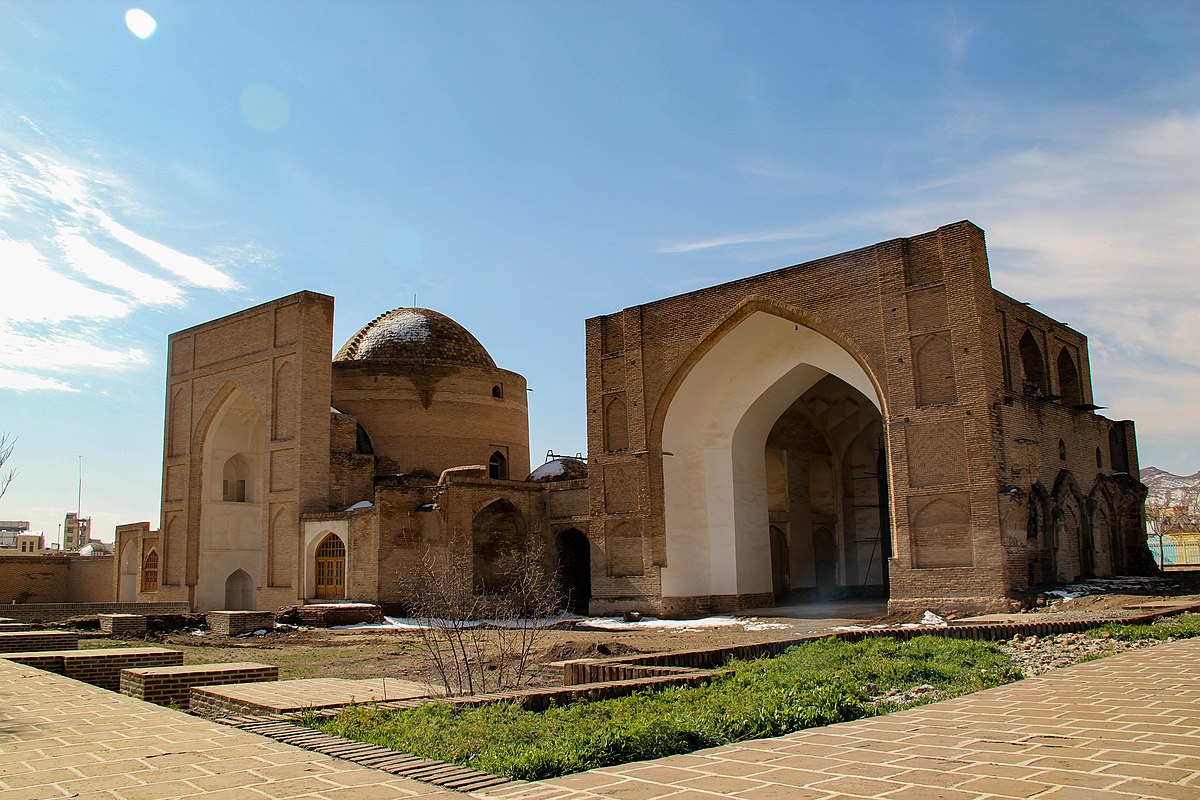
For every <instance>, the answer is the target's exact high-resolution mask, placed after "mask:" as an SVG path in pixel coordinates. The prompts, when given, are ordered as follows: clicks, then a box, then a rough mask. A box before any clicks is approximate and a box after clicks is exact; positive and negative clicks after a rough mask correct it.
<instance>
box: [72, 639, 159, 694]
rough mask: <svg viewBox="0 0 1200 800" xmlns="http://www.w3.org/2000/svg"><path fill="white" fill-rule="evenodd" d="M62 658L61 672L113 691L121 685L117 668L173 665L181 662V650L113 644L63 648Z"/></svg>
mask: <svg viewBox="0 0 1200 800" xmlns="http://www.w3.org/2000/svg"><path fill="white" fill-rule="evenodd" d="M62 659H63V669H62V674H63V675H66V676H67V677H68V678H74V679H75V680H77V681H82V682H84V683H90V684H92V685H93V686H99V687H100V688H101V689H108V690H109V691H110V692H115V691H117V690H118V689H119V688H120V687H121V670H125V669H132V668H134V667H158V666H164V667H165V666H175V665H178V664H182V663H183V653H181V652H179V651H178V650H169V649H166V648H163V647H114V648H111V649H109V648H104V649H93V650H73V651H66V652H64V653H63V655H62Z"/></svg>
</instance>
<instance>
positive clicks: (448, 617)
mask: <svg viewBox="0 0 1200 800" xmlns="http://www.w3.org/2000/svg"><path fill="white" fill-rule="evenodd" d="M497 567H498V568H499V571H501V572H503V573H504V574H507V575H509V576H511V580H509V581H508V582H507V583H506V584H505V585H504V586H502V587H492V588H491V589H489V590H486V591H485V590H484V589H483V588H482V587H478V586H476V585H475V583H474V578H475V576H474V574H473V569H472V561H471V558H470V556H469V555H468V556H466V557H464V556H461V555H456V554H450V553H446V552H444V551H443V552H439V553H434V552H427V553H426V554H425V556H424V557H423V558H422V560H421V564H420V567H419V569H417V570H416V572H415V574H414V575H412V576H411V577H410V578H409V579H408V580H407V581H405V583H404V585H403V586H402V589H401V592H402V596H403V603H404V605H405V606H406V607H407V608H408V613H409V615H410V616H412V617H413V618H414V620H415V621H416V622H418V624H419V625H420V628H419V630H418V635H419V636H420V641H421V644H422V646H423V648H424V651H425V655H426V657H427V659H428V661H429V664H430V667H431V668H432V671H433V672H434V674H436V675H437V677H438V681H439V682H440V684H441V688H442V690H443V691H444V692H445V693H446V694H447V695H470V694H482V693H485V692H490V691H495V690H497V689H510V688H515V687H518V686H520V685H522V684H523V683H525V682H527V681H528V679H529V678H530V675H531V669H532V667H533V666H534V665H533V661H532V655H533V652H534V650H535V647H536V645H537V643H538V641H539V640H540V639H541V638H542V636H543V635H544V634H545V631H546V625H547V622H548V621H549V619H550V618H552V617H553V616H554V615H555V613H556V610H557V609H558V607H559V606H560V598H559V592H558V588H557V580H556V576H555V575H554V573H553V572H551V571H549V570H548V569H547V568H546V566H545V563H544V562H543V560H542V548H541V546H540V544H539V543H537V542H536V539H534V537H531V541H530V542H529V543H527V546H525V547H523V548H512V549H509V550H507V551H505V552H504V553H502V554H501V555H500V557H499V559H498V560H497Z"/></svg>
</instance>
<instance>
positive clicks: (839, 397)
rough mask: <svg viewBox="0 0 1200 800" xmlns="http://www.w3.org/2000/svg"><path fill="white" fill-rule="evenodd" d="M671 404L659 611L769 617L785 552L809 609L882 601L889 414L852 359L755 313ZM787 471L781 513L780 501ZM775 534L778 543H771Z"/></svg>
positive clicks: (712, 350) (800, 329) (665, 437)
mask: <svg viewBox="0 0 1200 800" xmlns="http://www.w3.org/2000/svg"><path fill="white" fill-rule="evenodd" d="M668 403H669V405H668V406H667V409H666V412H665V414H664V416H663V422H662V450H663V453H664V458H663V462H662V463H663V500H664V514H665V527H666V566H665V567H664V568H663V569H662V572H661V575H662V593H663V597H664V601H668V600H669V599H670V598H675V597H679V598H689V597H708V598H713V597H720V598H723V599H722V600H721V601H720V604H721V605H723V606H727V607H730V608H738V607H748V606H753V605H767V604H769V603H771V602H772V598H773V597H774V595H775V592H776V590H777V589H778V587H779V580H780V578H781V577H782V570H781V569H779V568H777V567H775V566H774V564H773V562H775V561H776V560H777V559H778V558H782V557H784V556H783V551H784V550H785V549H786V551H787V556H786V558H787V561H788V570H787V572H788V582H789V584H790V588H791V589H792V590H797V589H802V590H807V593H808V594H809V595H810V597H811V598H812V599H815V598H816V597H818V596H819V595H820V594H821V593H823V592H827V593H830V594H836V595H850V596H853V595H854V594H855V593H858V592H863V593H867V594H881V595H883V596H886V594H887V576H886V571H885V569H884V568H883V567H884V563H883V559H884V558H885V556H886V554H887V553H888V552H890V549H889V546H888V542H887V541H886V536H887V535H888V527H889V526H888V525H886V524H884V523H883V522H881V520H886V519H888V518H889V517H888V513H887V509H886V504H887V496H888V492H887V490H886V476H883V475H880V474H879V463H880V461H881V458H880V450H881V447H882V442H883V440H884V422H883V417H882V414H881V413H880V407H881V405H882V403H881V401H880V399H879V394H878V392H877V390H876V388H875V383H874V382H873V381H872V379H871V378H870V376H869V375H868V374H867V372H866V370H865V369H864V368H863V367H862V365H860V364H859V362H858V361H857V360H856V359H855V358H854V356H852V355H851V354H850V353H849V352H848V351H847V350H846V349H845V348H844V347H842V346H841V345H839V344H838V343H836V342H835V341H833V340H832V339H830V338H829V337H828V336H825V335H824V334H822V333H820V332H818V331H816V330H814V329H812V328H809V327H806V326H805V325H803V324H799V323H798V322H796V321H794V320H790V319H785V318H784V317H782V316H779V315H777V314H774V313H769V312H767V311H762V310H756V311H752V312H750V313H749V314H748V315H747V316H745V317H744V318H743V319H741V320H740V322H738V323H737V324H736V326H734V327H732V328H731V329H729V330H728V331H726V332H724V333H723V335H721V337H720V338H719V339H718V340H717V341H715V343H713V344H712V345H711V347H708V349H707V350H705V351H704V354H703V355H702V356H701V357H700V358H699V359H698V360H697V361H695V362H694V363H693V364H692V365H691V367H690V369H689V370H688V372H687V374H686V375H685V376H684V377H683V378H682V380H681V381H680V382H679V384H678V386H677V388H676V390H675V393H674V394H673V395H672V396H671V397H670V400H669V401H668ZM780 452H782V453H784V454H785V457H784V458H780V457H778V455H776V454H778V453H780ZM780 463H783V464H785V465H786V469H785V474H784V476H783V478H782V482H783V484H784V485H785V486H786V499H787V502H786V504H781V503H780V501H779V499H778V489H777V487H778V485H779V484H780V480H781V479H780V478H779V476H778V474H777V473H778V470H779V467H778V464H780ZM772 473H775V474H772ZM784 505H786V508H784ZM780 515H782V517H781V516H780ZM784 519H786V522H787V524H786V525H783V524H779V523H780V522H781V521H783V520H784ZM773 525H774V527H775V528H776V529H778V530H779V532H780V533H781V534H784V539H783V541H777V542H776V543H775V544H773V543H772V541H771V540H772V537H773V536H775V535H774V534H773V533H772V526H773ZM776 539H778V537H777V536H776ZM773 553H774V554H775V556H776V558H775V559H773V558H772V557H771V555H772V554H773ZM870 587H874V589H873V590H871V591H869V592H868V591H867V590H868V589H870Z"/></svg>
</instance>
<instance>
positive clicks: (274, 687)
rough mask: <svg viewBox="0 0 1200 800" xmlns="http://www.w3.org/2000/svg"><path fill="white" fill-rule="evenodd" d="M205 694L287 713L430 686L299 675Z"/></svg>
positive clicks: (395, 696) (402, 695)
mask: <svg viewBox="0 0 1200 800" xmlns="http://www.w3.org/2000/svg"><path fill="white" fill-rule="evenodd" d="M205 694H209V695H214V696H217V697H220V698H222V699H224V700H227V701H228V707H229V708H231V709H234V710H241V708H242V707H253V708H254V709H255V710H256V711H257V712H259V713H263V714H286V713H288V712H292V711H300V710H302V709H305V708H314V709H317V708H330V707H333V706H342V705H346V704H347V703H354V702H359V703H364V702H369V701H374V700H411V699H413V698H418V697H428V696H429V689H428V688H426V687H424V686H421V685H420V684H419V683H413V682H412V681H402V680H395V679H389V678H362V679H354V680H352V679H349V678H299V679H296V680H290V681H277V682H275V683H272V684H270V685H261V684H253V683H245V684H237V685H232V686H216V687H207V688H206V691H205Z"/></svg>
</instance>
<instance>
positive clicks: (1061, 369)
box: [1056, 347, 1083, 406]
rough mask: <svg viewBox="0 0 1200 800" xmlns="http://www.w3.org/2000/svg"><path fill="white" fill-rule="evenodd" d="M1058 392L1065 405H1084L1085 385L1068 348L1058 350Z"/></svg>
mask: <svg viewBox="0 0 1200 800" xmlns="http://www.w3.org/2000/svg"><path fill="white" fill-rule="evenodd" d="M1056 366H1057V369H1058V394H1059V396H1060V397H1061V399H1062V403H1063V405H1066V406H1078V405H1083V386H1082V384H1081V383H1080V381H1079V368H1078V367H1076V366H1075V358H1074V357H1073V356H1072V355H1071V353H1070V351H1068V350H1067V348H1065V347H1064V348H1063V349H1061V350H1059V351H1058V363H1057V365H1056Z"/></svg>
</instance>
